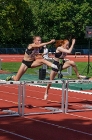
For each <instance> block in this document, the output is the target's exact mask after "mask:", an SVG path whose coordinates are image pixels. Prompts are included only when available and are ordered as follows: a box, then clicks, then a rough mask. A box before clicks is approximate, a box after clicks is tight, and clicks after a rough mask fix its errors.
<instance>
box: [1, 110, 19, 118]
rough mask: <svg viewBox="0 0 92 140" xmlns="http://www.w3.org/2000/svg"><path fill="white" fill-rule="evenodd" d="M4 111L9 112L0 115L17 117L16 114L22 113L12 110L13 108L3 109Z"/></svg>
mask: <svg viewBox="0 0 92 140" xmlns="http://www.w3.org/2000/svg"><path fill="white" fill-rule="evenodd" d="M2 112H4V113H7V114H3V115H0V118H1V117H15V116H20V114H19V113H18V112H15V111H12V110H2Z"/></svg>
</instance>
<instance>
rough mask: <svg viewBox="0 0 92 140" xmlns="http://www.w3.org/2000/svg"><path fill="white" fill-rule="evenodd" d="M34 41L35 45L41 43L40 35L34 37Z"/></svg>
mask: <svg viewBox="0 0 92 140" xmlns="http://www.w3.org/2000/svg"><path fill="white" fill-rule="evenodd" d="M34 43H35V44H37V45H38V44H41V38H40V37H36V38H35V40H34Z"/></svg>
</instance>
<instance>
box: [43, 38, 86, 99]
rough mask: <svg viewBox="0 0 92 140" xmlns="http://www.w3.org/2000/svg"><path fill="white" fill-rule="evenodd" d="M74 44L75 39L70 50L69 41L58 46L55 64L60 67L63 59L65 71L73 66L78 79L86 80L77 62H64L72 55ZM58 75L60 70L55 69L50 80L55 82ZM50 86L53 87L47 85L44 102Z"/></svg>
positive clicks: (64, 41) (63, 41)
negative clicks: (67, 56)
mask: <svg viewBox="0 0 92 140" xmlns="http://www.w3.org/2000/svg"><path fill="white" fill-rule="evenodd" d="M74 44H75V39H73V40H72V45H71V47H70V48H69V41H68V40H61V43H60V45H59V46H57V49H56V53H55V58H54V62H53V64H55V65H57V66H58V65H59V59H62V60H63V61H62V64H61V69H62V70H64V69H67V68H68V67H70V66H72V68H73V70H74V71H75V73H76V75H77V78H78V79H82V78H85V77H86V76H82V75H80V74H79V72H78V69H77V67H76V64H75V62H74V61H71V60H64V58H65V56H66V55H67V54H70V53H71V51H72V49H73V47H74ZM57 73H58V70H57V69H55V68H52V70H51V73H50V80H53V79H54V78H55V76H56V75H57ZM50 86H51V84H47V87H46V91H45V94H44V100H46V99H47V97H48V90H49V89H50Z"/></svg>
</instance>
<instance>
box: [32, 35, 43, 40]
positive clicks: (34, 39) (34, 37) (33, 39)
mask: <svg viewBox="0 0 92 140" xmlns="http://www.w3.org/2000/svg"><path fill="white" fill-rule="evenodd" d="M37 37H38V38H41V37H40V36H34V37H33V40H35V39H36V38H37Z"/></svg>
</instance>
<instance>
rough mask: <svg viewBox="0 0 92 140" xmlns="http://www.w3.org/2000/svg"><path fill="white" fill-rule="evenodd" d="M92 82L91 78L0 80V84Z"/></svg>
mask: <svg viewBox="0 0 92 140" xmlns="http://www.w3.org/2000/svg"><path fill="white" fill-rule="evenodd" d="M65 82H66V83H67V82H68V83H92V80H38V81H33V80H32V81H6V80H0V84H17V85H19V84H61V83H65Z"/></svg>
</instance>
